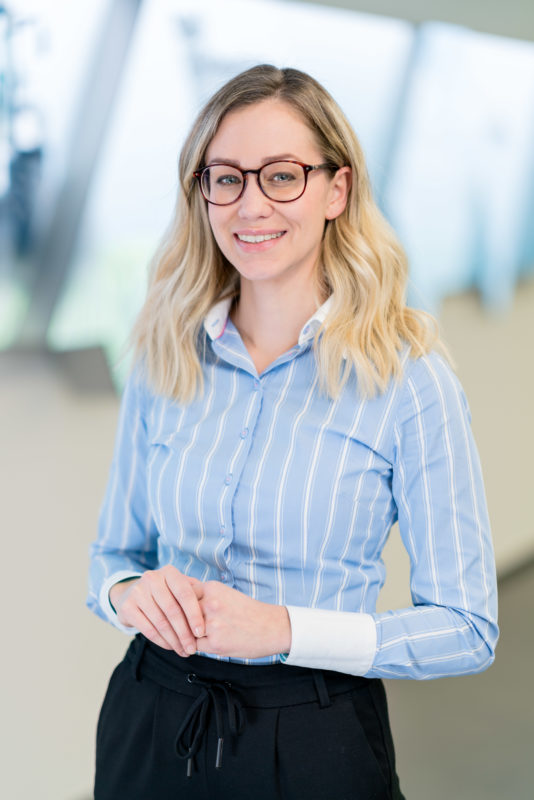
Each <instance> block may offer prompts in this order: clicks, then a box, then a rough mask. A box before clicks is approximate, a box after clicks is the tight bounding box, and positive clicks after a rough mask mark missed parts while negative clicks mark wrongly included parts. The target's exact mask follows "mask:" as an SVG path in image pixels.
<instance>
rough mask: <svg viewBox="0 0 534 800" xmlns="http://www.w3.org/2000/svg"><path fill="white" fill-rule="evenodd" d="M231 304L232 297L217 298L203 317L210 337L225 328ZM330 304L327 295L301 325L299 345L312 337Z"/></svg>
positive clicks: (216, 335) (218, 336)
mask: <svg viewBox="0 0 534 800" xmlns="http://www.w3.org/2000/svg"><path fill="white" fill-rule="evenodd" d="M231 305H232V298H231V297H227V298H226V299H225V300H219V302H218V303H215V305H214V306H213V307H212V308H211V309H210V310H209V311H208V313H207V314H206V317H205V319H204V328H205V330H206V333H207V334H208V336H209V337H210V339H219V338H220V337H221V336H222V335H223V333H224V329H225V328H226V323H227V322H228V314H229V313H230V306H231ZM331 305H332V297H329V298H328V299H327V300H325V302H324V303H323V304H322V306H319V308H318V309H317V311H316V312H315V314H313V315H312V316H311V317H310V318H309V319H308V320H307V321H306V322H305V323H304V325H303V326H302V329H301V331H300V334H299V338H298V343H299V345H300V346H302V345H304V344H306V343H307V342H309V340H310V339H313V337H314V336H315V333H316V331H317V328H319V326H320V325H322V323H323V322H324V320H325V318H326V315H327V314H328V311H329V310H330V306H331Z"/></svg>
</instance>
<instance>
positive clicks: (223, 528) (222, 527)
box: [219, 525, 226, 536]
mask: <svg viewBox="0 0 534 800" xmlns="http://www.w3.org/2000/svg"><path fill="white" fill-rule="evenodd" d="M225 530H226V528H225V527H224V525H221V527H220V528H219V533H220V534H221V536H222V535H223V534H224V532H225Z"/></svg>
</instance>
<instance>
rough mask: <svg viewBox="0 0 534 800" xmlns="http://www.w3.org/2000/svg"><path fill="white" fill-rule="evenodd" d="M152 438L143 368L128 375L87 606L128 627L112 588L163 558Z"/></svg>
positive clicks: (93, 548)
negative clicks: (150, 478)
mask: <svg viewBox="0 0 534 800" xmlns="http://www.w3.org/2000/svg"><path fill="white" fill-rule="evenodd" d="M147 457H148V441H147V429H146V422H145V389H144V386H143V384H142V381H141V379H140V377H139V375H138V374H137V373H134V374H133V375H132V376H131V377H130V379H129V380H128V382H127V384H126V387H125V390H124V394H123V397H122V401H121V408H120V414H119V421H118V429H117V436H116V441H115V450H114V454H113V460H112V464H111V469H110V473H109V478H108V483H107V488H106V493H105V497H104V502H103V505H102V508H101V511H100V517H99V523H98V538H97V540H96V541H95V542H94V543H93V544H92V545H91V550H90V572H89V594H88V597H87V606H88V607H89V608H90V609H91V610H92V611H94V613H95V614H97V615H98V616H99V617H101V618H102V619H106V620H108V621H110V622H111V623H112V624H114V625H115V626H116V627H117V628H119V630H122V631H124V632H125V633H130V634H131V633H136V631H135V629H134V628H129V627H126V626H123V625H121V624H120V623H119V621H118V619H117V615H116V614H115V612H114V610H113V608H112V606H111V604H110V602H109V596H108V592H109V590H110V588H111V587H112V586H113V585H114V584H115V583H118V582H119V581H121V580H125V579H126V578H131V577H136V576H139V575H142V574H143V572H145V571H146V570H147V569H154V568H155V567H157V564H158V553H157V535H158V534H157V528H156V525H155V523H154V520H153V518H152V514H151V512H150V506H149V502H148V494H147Z"/></svg>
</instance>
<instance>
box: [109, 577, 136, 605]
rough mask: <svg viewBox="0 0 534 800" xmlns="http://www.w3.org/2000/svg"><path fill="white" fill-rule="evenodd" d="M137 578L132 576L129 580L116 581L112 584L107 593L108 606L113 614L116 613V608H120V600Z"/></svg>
mask: <svg viewBox="0 0 534 800" xmlns="http://www.w3.org/2000/svg"><path fill="white" fill-rule="evenodd" d="M138 580H139V576H138V575H137V576H132V577H131V578H123V580H122V581H117V583H114V584H113V586H112V587H111V588H110V590H109V592H108V597H109V604H110V606H111V608H112V609H113V611H114V612H115V614H117V613H118V608H119V606H120V599H121V597H122V596H123V594H124V593H125V592H126V591H127V590H128V589H129V588H130V584H131V583H132V581H138Z"/></svg>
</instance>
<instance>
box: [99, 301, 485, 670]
mask: <svg viewBox="0 0 534 800" xmlns="http://www.w3.org/2000/svg"><path fill="white" fill-rule="evenodd" d="M327 307H328V301H327V303H326V304H325V305H323V306H322V307H321V308H320V309H319V310H318V312H317V313H316V314H315V315H314V316H313V317H312V318H311V320H309V321H308V322H307V323H306V325H305V326H304V327H303V329H302V331H301V334H300V337H299V341H298V343H297V344H296V345H295V346H294V347H292V348H291V349H290V350H288V351H287V352H286V353H284V354H283V355H282V356H280V357H279V358H277V359H276V361H274V362H273V363H272V364H271V365H270V366H269V367H268V368H267V369H266V370H265V371H264V372H263V373H262V374H261V375H258V373H257V371H256V369H255V367H254V364H253V362H252V360H251V358H250V356H249V354H248V352H247V350H246V348H245V346H244V344H243V342H242V340H241V337H240V335H239V333H238V331H237V330H236V328H235V327H234V325H233V324H232V322H231V320H230V319H229V317H228V304H227V303H219V304H218V305H216V306H215V307H214V308H213V309H212V311H211V312H210V314H209V315H208V317H207V319H206V321H205V329H206V348H205V357H204V363H203V371H204V379H205V388H204V393H203V395H202V397H200V398H199V399H197V400H195V401H194V402H192V403H191V404H189V405H187V406H181V405H179V404H177V403H176V402H175V401H173V400H170V399H168V398H165V397H162V396H159V395H156V394H154V393H153V392H152V391H151V390H150V389H149V388H148V387H147V385H146V384H145V383H144V381H143V379H142V378H141V377H140V376H139V374H138V373H134V375H133V376H132V377H131V378H130V380H129V381H128V383H127V386H126V388H125V392H124V395H123V399H122V405H121V412H120V418H119V425H118V433H117V441H116V447H115V454H114V458H113V462H112V466H111V472H110V477H109V482H108V487H107V492H106V496H105V500H104V503H103V507H102V511H101V516H100V524H99V537H98V540H97V541H96V542H95V543H94V544H93V546H92V548H91V571H90V593H89V597H88V605H89V607H90V608H91V609H92V610H93V611H95V612H96V613H97V614H98V615H99V616H101V617H103V618H108V619H110V620H111V621H113V622H114V623H115V624H117V626H118V627H121V626H120V625H119V624H118V623H117V620H116V617H115V615H114V614H113V612H112V610H111V607H110V605H109V599H108V596H107V595H108V591H109V588H110V586H112V585H113V584H114V583H115V582H116V581H118V580H121V579H122V578H124V577H128V576H131V575H139V574H140V573H142V572H143V571H144V570H146V569H153V568H156V567H158V566H162V565H164V564H173V565H174V566H176V567H177V568H178V569H179V570H181V571H182V572H183V573H185V574H187V575H192V576H195V577H196V578H199V579H200V580H203V581H205V580H220V581H224V582H225V583H227V584H228V585H230V586H233V587H235V588H236V589H238V590H240V591H242V592H245V593H246V594H248V595H250V596H251V597H254V598H257V599H258V600H262V601H265V602H268V603H277V604H281V605H286V606H288V608H289V610H290V617H291V624H292V629H293V631H292V632H293V640H294V642H295V643H297V642H298V641H299V639H301V638H302V635H301V634H302V631H299V630H298V626H299V625H302V624H304V623H303V622H301V620H302V619H303V617H302V614H299V609H300V610H301V611H304V609H305V608H311V609H322V610H325V611H328V612H330V613H329V614H326V615H325V614H324V613H322V616H321V612H315V613H316V616H315V620H316V621H317V628H316V630H317V640H316V641H315V643H314V647H315V649H316V652H317V653H318V654H320V650H321V647H322V646H323V641H322V636H319V635H318V634H319V632H320V631H321V629H324V630H328V628H329V627H330V626H329V623H328V620H331V621H332V624H333V626H334V628H335V623H336V620H337V621H338V623H339V621H340V620H341V621H342V623H343V627H342V629H341V630H342V633H341V638H344V639H345V640H347V642H348V647H349V653H350V652H355V653H357V650H358V640H357V637H358V630H359V629H360V628H361V623H362V621H363V622H364V623H365V624H364V627H365V625H367V633H366V634H365V636H367V643H366V644H365V645H364V649H365V648H367V649H368V650H369V646H370V645H369V642H370V641H371V642H372V648H371V650H370V651H369V652H368V653H367V655H365V657H363V660H361V659H360V660H358V657H357V656H355V659H354V664H351V663H347V664H346V666H345V667H343V666H341V667H338V668H340V669H343V670H344V671H347V672H354V673H355V674H365V675H366V676H367V677H386V678H392V677H393V678H394V677H398V678H435V677H440V676H444V675H457V674H466V673H471V672H477V671H479V670H482V669H484V668H485V667H487V666H489V665H490V664H491V663H492V661H493V658H494V647H495V644H496V641H497V636H498V628H497V624H496V611H497V598H496V580H495V565H494V557H493V550H492V545H491V538H490V531H489V523H488V515H487V508H486V501H485V496H484V488H483V483H482V477H481V470H480V464H479V458H478V454H477V451H476V447H475V444H474V441H473V437H472V434H471V430H470V424H469V423H470V416H469V410H468V407H467V404H466V400H465V397H464V394H463V391H462V389H461V386H460V385H459V383H458V380H457V378H456V377H455V376H454V374H453V373H452V372H451V370H450V368H449V367H448V365H447V364H446V363H445V362H444V361H443V360H442V358H441V357H439V356H438V355H436V354H434V353H433V354H430V355H429V356H425V357H423V358H419V359H415V360H414V359H410V358H408V357H406V358H405V368H404V373H403V377H402V378H401V379H400V380H399V381H393V380H392V381H391V383H390V385H389V387H388V388H387V390H386V391H385V392H384V393H383V394H380V395H378V396H376V397H374V398H372V399H365V398H362V397H361V396H360V395H359V393H358V381H357V378H356V376H355V375H352V376H351V378H350V379H349V381H348V383H347V384H346V386H345V388H344V389H343V391H342V393H341V395H340V396H339V398H338V399H336V400H331V399H330V398H328V397H327V396H326V395H325V394H324V393H321V392H320V391H319V389H318V375H317V369H316V362H315V356H314V350H313V346H312V345H313V337H314V334H315V332H316V330H317V327H318V325H319V324H320V323H321V321H322V320H323V319H324V316H325V314H326V310H327ZM397 519H398V522H399V529H400V534H401V537H402V540H403V542H404V545H405V547H406V549H407V551H408V554H409V557H410V562H411V579H410V586H411V594H412V602H413V606H411V607H409V608H403V609H397V610H392V611H387V612H385V613H376V612H375V608H376V601H377V597H378V593H379V591H380V588H381V586H382V585H383V582H384V578H385V574H384V564H383V562H382V560H381V553H382V550H383V547H384V545H385V543H386V540H387V537H388V534H389V531H390V529H391V526H392V525H393V523H394V522H395V521H396V520H397ZM304 617H306V613H304ZM309 619H310V620H312V623H313V619H314V617H313V614H312V616H311V617H309ZM325 620H326V623H325ZM368 623H370V624H371V625H372V635H371V638H369V627H368ZM351 626H352V627H351ZM358 626H360V628H359V627H358ZM312 627H313V624H312ZM338 629H339V624H338ZM311 635H312V637H313V631H312V633H311ZM326 635H327V634H326ZM341 638H340V634H339V633H338V640H339V643H340V644H339V647H340V648H341V649H343V647H344V645H343V643H342V641H341ZM327 646H328V647H330V646H331V643H328V645H327ZM295 647H298V645H297V644H295ZM332 647H333V649H335V645H332ZM351 648H352V650H351ZM292 650H293V645H292ZM291 656H292V653H290V656H289V659H288V663H302V659H301V662H299V661H298V657H295V658H293V660H292V659H291ZM334 656H335V653H334ZM279 659H280V657H279V656H273V657H270V658H265V659H257V660H256V662H255V663H258V662H261V663H270V662H272V661H276V660H279ZM232 660H236V661H240V660H241V659H232ZM309 660H310V659H309V658H308V662H309ZM349 660H350V655H349ZM304 661H306V659H305V658H304ZM319 662H320V659H319ZM329 663H334V664H336V662H335V658H334V662H329ZM337 663H341V662H337ZM308 665H309V666H315V665H316V664H315V663H313V664H312V663H308ZM331 668H335V667H331Z"/></svg>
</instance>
